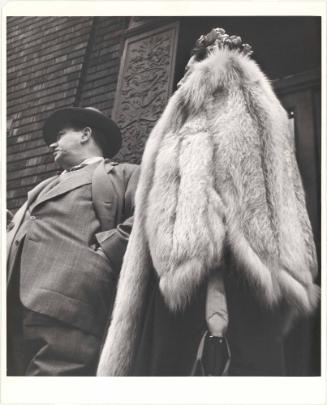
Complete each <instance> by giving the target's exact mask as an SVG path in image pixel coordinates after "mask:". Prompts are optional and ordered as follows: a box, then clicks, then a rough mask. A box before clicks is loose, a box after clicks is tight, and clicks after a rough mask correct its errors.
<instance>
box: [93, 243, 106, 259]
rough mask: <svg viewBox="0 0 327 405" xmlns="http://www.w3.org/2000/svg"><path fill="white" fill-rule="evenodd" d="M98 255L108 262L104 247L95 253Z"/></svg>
mask: <svg viewBox="0 0 327 405" xmlns="http://www.w3.org/2000/svg"><path fill="white" fill-rule="evenodd" d="M95 252H96V253H97V254H98V255H100V256H102V257H103V258H104V259H106V260H108V257H107V255H106V254H105V253H104V250H103V249H102V247H100V246H99V247H98V248H97V249H96V251H95Z"/></svg>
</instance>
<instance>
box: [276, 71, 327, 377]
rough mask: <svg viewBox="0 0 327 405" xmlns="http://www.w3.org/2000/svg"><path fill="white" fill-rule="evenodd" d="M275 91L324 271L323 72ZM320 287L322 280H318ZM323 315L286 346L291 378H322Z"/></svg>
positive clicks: (286, 81)
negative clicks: (290, 132)
mask: <svg viewBox="0 0 327 405" xmlns="http://www.w3.org/2000/svg"><path fill="white" fill-rule="evenodd" d="M274 84H275V89H276V92H277V94H278V96H279V99H280V100H281V102H282V104H283V105H284V107H285V108H286V110H287V111H288V113H289V119H290V125H291V127H292V128H293V130H294V136H295V144H296V156H297V161H298V165H299V169H300V172H301V176H302V180H303V186H304V189H305V193H306V203H307V209H308V212H309V217H310V221H311V224H312V228H313V232H314V237H315V242H316V246H317V253H318V261H319V268H320V211H321V204H320V201H321V200H320V168H321V158H320V156H321V155H320V151H321V142H320V137H321V119H320V117H321V97H320V88H321V87H320V72H319V71H317V70H315V71H310V72H306V73H302V74H299V75H296V76H290V77H288V78H285V79H282V80H279V81H276V82H275V83H274ZM317 282H318V283H320V276H319V279H318V280H317ZM320 339H321V338H320V311H317V314H316V315H315V316H314V317H312V318H311V319H308V320H304V321H301V322H299V323H298V324H297V325H296V326H295V328H294V330H293V331H292V333H291V334H290V336H289V337H288V339H287V342H286V350H285V355H286V363H287V364H286V367H287V373H288V375H320Z"/></svg>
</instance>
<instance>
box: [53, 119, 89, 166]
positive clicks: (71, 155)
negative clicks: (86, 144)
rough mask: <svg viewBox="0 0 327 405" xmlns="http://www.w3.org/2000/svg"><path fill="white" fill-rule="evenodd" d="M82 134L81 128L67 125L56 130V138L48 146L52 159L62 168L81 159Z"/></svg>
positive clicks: (77, 162)
mask: <svg viewBox="0 0 327 405" xmlns="http://www.w3.org/2000/svg"><path fill="white" fill-rule="evenodd" d="M82 134H83V132H82V130H77V129H73V128H72V127H71V126H68V125H67V126H65V127H63V128H61V129H60V130H59V131H58V133H57V140H56V141H54V142H53V143H52V144H51V145H50V146H49V148H50V150H51V152H52V153H53V157H54V161H55V162H56V164H57V165H58V166H59V167H61V168H62V169H69V168H71V167H72V166H74V165H77V164H79V163H81V161H82V160H83V158H82V143H81V139H82Z"/></svg>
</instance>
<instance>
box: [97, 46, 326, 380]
mask: <svg viewBox="0 0 327 405" xmlns="http://www.w3.org/2000/svg"><path fill="white" fill-rule="evenodd" d="M226 252H228V253H226ZM226 256H227V257H229V259H228V265H227V270H226V272H227V275H228V277H229V276H230V275H231V274H233V276H232V278H233V279H234V282H232V283H231V286H232V288H231V289H229V292H228V291H227V293H228V294H227V301H229V302H230V303H232V302H234V304H233V306H234V308H235V306H236V307H237V306H238V308H239V309H240V308H241V310H240V311H239V312H238V315H236V318H235V317H234V318H233V319H231V321H230V325H229V331H230V332H231V330H234V332H235V333H234V335H235V334H242V328H241V329H240V330H237V327H238V325H239V324H240V323H241V317H242V316H241V315H240V314H241V313H242V311H243V310H244V311H245V314H247V317H246V319H247V320H246V321H245V327H246V328H248V329H247V330H249V328H250V329H252V330H254V332H253V334H254V335H255V334H256V332H257V331H258V330H260V329H261V330H263V329H264V328H265V327H266V326H267V325H269V324H271V325H273V326H276V328H275V330H277V332H276V336H275V338H276V339H275V341H277V340H278V339H280V337H281V335H282V334H283V333H284V331H285V330H286V329H287V328H288V327H289V325H290V324H291V322H292V320H293V319H295V318H296V317H297V316H299V315H301V314H308V313H310V312H312V311H313V309H314V308H316V306H317V302H318V299H319V287H317V286H316V285H315V284H314V278H315V276H316V274H317V260H316V251H315V245H314V241H313V236H312V229H311V224H310V221H309V218H308V214H307V210H306V203H305V195H304V190H303V186H302V181H301V177H300V173H299V169H298V166H297V162H296V157H295V146H294V138H293V134H292V133H291V131H290V128H289V123H288V117H287V113H286V111H285V110H284V109H283V107H282V106H281V104H280V102H279V101H278V99H277V97H276V96H275V94H274V92H273V90H272V88H271V85H270V83H269V81H268V79H267V78H266V77H265V75H264V74H263V73H262V71H261V70H260V68H259V67H258V65H257V64H256V63H255V62H254V61H253V60H251V59H250V58H249V56H246V55H243V54H241V53H240V52H238V51H237V50H228V49H218V48H216V49H215V50H214V51H213V52H212V53H211V54H210V55H209V56H208V57H207V58H206V59H205V60H202V61H199V62H197V63H195V64H194V65H193V66H192V67H191V69H190V71H189V72H188V74H187V76H186V77H185V80H184V81H183V84H182V85H181V87H180V88H179V89H178V90H177V91H176V92H175V94H174V95H173V96H172V97H171V99H170V101H169V103H168V105H167V107H166V109H165V111H164V112H163V114H162V116H161V118H160V120H159V121H158V123H157V124H156V126H155V127H154V129H153V130H152V132H151V134H150V136H149V139H148V141H147V144H146V147H145V151H144V155H143V159H142V165H141V175H140V181H139V185H138V189H137V192H136V209H135V216H134V225H133V230H132V234H131V237H130V241H129V244H128V247H127V251H126V255H125V258H124V263H123V268H122V272H121V277H120V280H119V286H118V292H117V296H116V302H115V308H114V312H113V319H112V322H111V326H110V329H109V333H108V336H107V339H106V342H105V345H104V349H103V351H102V355H101V359H100V364H99V369H98V373H99V375H129V374H133V372H134V371H133V370H135V366H136V364H140V363H139V362H138V359H139V356H140V355H141V353H140V347H141V346H142V336H144V328H145V322H146V319H147V316H146V314H147V313H148V311H150V310H152V311H153V317H156V316H157V315H156V311H159V309H158V308H159V307H158V306H154V303H158V302H159V301H158V300H160V301H161V303H160V308H164V312H165V314H169V316H168V317H170V320H171V319H172V318H174V317H175V318H176V319H175V321H173V322H169V325H167V327H166V334H162V336H163V338H162V339H165V337H167V339H170V344H171V345H174V341H173V339H174V336H175V337H176V334H174V333H173V334H171V333H170V331H171V330H172V329H173V328H174V322H175V326H176V325H178V324H179V325H180V324H181V322H183V321H185V320H186V319H188V320H189V322H188V325H190V324H192V322H193V326H192V330H193V331H194V328H196V329H201V328H202V326H203V318H204V313H203V311H202V315H201V316H200V317H199V316H195V315H194V311H191V312H189V311H190V308H191V307H192V306H194V302H195V300H200V301H201V292H200V291H201V288H202V286H203V285H205V284H206V281H207V279H208V276H209V275H210V274H211V273H212V272H214V271H220V269H221V266H222V263H223V260H224V259H225V257H226ZM153 279H155V280H156V282H155V287H154V289H156V292H155V293H154V294H156V295H157V297H159V298H157V299H155V300H154V301H153V300H152V301H151V302H152V303H150V301H149V292H151V291H152V292H153V288H150V289H149V286H150V285H151V283H152V282H153ZM237 283H239V284H241V288H235V284H237ZM227 284H228V282H227ZM243 285H244V287H243ZM244 288H245V290H246V291H247V292H244ZM239 291H242V292H240V295H242V296H243V295H244V297H245V301H244V299H240V300H239V303H238V305H237V296H238V295H239V294H238V292H239ZM233 295H234V296H235V297H236V299H234V298H233ZM247 297H248V298H249V299H246V298H247ZM253 298H255V302H252V300H253ZM249 300H250V301H251V303H249ZM149 308H150V309H149ZM200 308H203V305H202V306H201V305H200V304H199V305H197V306H196V310H197V311H200V312H201V309H200ZM244 308H245V309H244ZM255 308H257V309H258V311H259V312H261V311H263V313H262V314H258V313H257V312H254V313H253V316H252V317H251V311H252V309H253V310H254V309H255ZM159 312H160V311H159ZM161 312H162V311H161ZM157 313H158V312H157ZM187 313H188V315H187ZM255 313H256V315H255ZM192 314H193V315H192ZM232 316H233V311H232ZM153 317H152V319H153ZM201 317H202V321H201V320H200V319H201ZM271 317H272V318H275V317H277V318H281V319H279V320H278V321H277V320H273V319H271ZM166 318H167V317H166ZM265 318H267V319H269V321H268V322H265ZM275 321H276V322H277V323H276V322H275ZM168 329H169V331H168ZM272 330H274V327H273V328H272ZM269 331H270V329H267V334H266V337H265V338H264V337H263V335H260V334H259V335H258V336H261V337H259V339H257V340H256V339H254V340H253V342H252V348H253V347H254V346H255V345H256V343H257V342H258V341H260V342H262V341H263V342H264V341H265V339H266V338H267V336H268V335H269ZM181 333H182V332H181ZM192 334H193V332H190V333H189V334H188V335H189V340H187V339H188V338H187V333H184V335H183V336H184V339H181V340H180V341H179V344H177V343H176V345H175V350H174V352H175V355H176V356H177V360H176V361H177V362H178V359H179V360H181V359H182V356H183V353H185V351H183V345H184V346H185V345H187V344H188V343H187V342H189V341H190V340H192V341H195V340H196V339H198V338H197V337H195V338H194V339H193V338H192V337H191V336H192ZM198 334H199V332H198V331H197V332H196V333H195V334H194V336H198ZM169 335H170V338H169ZM148 336H149V335H148ZM266 342H269V339H267V340H266ZM191 346H192V348H191V349H190V351H189V353H190V352H191V351H192V350H194V349H195V347H196V344H195V343H194V342H193V343H192V344H191ZM143 347H144V346H143ZM166 347H167V346H166ZM234 347H236V346H235V345H234ZM266 347H267V349H266V352H267V351H269V350H270V348H269V344H268V345H267V346H266ZM179 349H181V350H179ZM263 349H264V346H263ZM243 352H244V350H243ZM179 353H180V355H179ZM236 353H238V352H237V350H236V351H235V350H234V359H236V360H237V359H238V360H239V359H240V356H241V352H239V353H238V354H236ZM145 355H148V356H158V350H156V351H155V353H153V352H151V353H150V354H149V351H146V350H145V352H144V356H145ZM193 356H195V353H194V354H193ZM232 356H233V354H232ZM168 357H169V356H166V358H167V359H168ZM161 358H162V359H164V353H162V354H161ZM152 359H153V357H152ZM271 360H272V361H273V359H271ZM151 361H152V360H151ZM167 361H168V360H167ZM191 362H192V360H191V359H188V367H189V365H190V364H191ZM246 362H248V363H249V361H248V359H245V361H244V363H246ZM148 363H149V361H148ZM167 370H170V372H172V368H169V366H167V364H166V365H165V366H163V368H161V370H160V369H157V370H156V373H158V375H160V373H161V372H162V373H163V374H165V373H168V372H169V371H167ZM180 372H181V373H185V374H186V373H187V370H186V368H184V369H183V370H182V371H180ZM254 373H255V372H254ZM176 374H178V371H177V372H176ZM172 375H174V374H172Z"/></svg>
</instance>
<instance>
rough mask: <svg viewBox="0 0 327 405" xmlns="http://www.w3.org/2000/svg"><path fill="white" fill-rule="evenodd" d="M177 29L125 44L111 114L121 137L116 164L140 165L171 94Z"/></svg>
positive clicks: (139, 38)
mask: <svg viewBox="0 0 327 405" xmlns="http://www.w3.org/2000/svg"><path fill="white" fill-rule="evenodd" d="M177 28H178V26H177V24H173V25H170V26H166V27H162V28H161V29H157V30H152V31H150V32H147V33H145V34H140V35H137V36H136V37H132V38H128V39H127V40H126V43H125V49H124V56H123V59H122V63H121V68H120V73H119V82H118V87H117V93H116V98H115V107H114V112H113V118H114V119H115V121H116V122H117V124H118V125H119V127H120V128H121V131H122V134H123V147H122V149H121V151H120V152H119V154H118V155H117V156H116V157H115V159H117V160H125V161H129V162H139V161H140V159H141V156H142V153H143V149H144V144H145V141H146V139H147V137H148V136H149V133H150V131H151V129H152V128H153V126H154V124H155V123H156V121H157V120H158V118H159V117H160V115H161V113H162V111H163V110H164V107H165V105H166V103H167V101H168V98H169V96H170V94H171V92H172V82H173V76H174V67H175V53H176V42H177Z"/></svg>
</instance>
